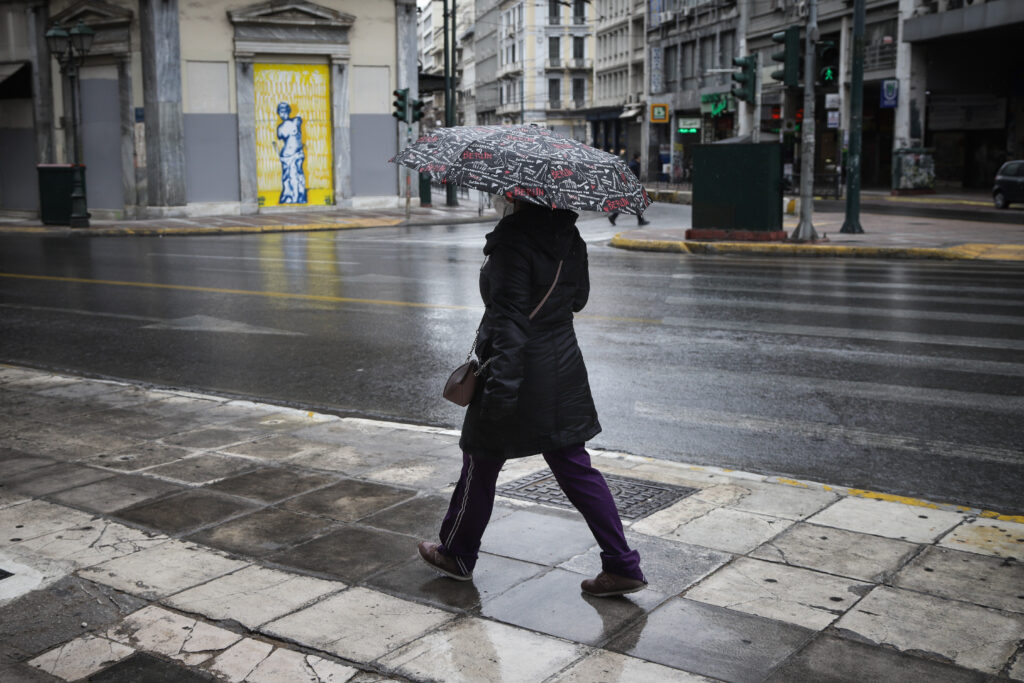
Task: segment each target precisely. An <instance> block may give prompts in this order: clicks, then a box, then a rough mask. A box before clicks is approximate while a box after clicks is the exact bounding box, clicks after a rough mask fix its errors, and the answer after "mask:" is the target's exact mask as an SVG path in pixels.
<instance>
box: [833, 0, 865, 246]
mask: <svg viewBox="0 0 1024 683" xmlns="http://www.w3.org/2000/svg"><path fill="white" fill-rule="evenodd" d="M863 119H864V0H854V2H853V73H852V74H851V76H850V146H849V149H848V150H847V152H846V218H845V219H844V220H843V227H841V228H840V229H839V232H843V233H861V232H864V228H862V227H861V226H860V132H861V128H862V127H863V125H862V121H863Z"/></svg>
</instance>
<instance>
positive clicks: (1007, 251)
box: [610, 233, 1024, 261]
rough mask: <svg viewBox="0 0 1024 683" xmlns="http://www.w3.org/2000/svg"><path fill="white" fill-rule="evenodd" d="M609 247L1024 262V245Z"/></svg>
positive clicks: (667, 243) (643, 243)
mask: <svg viewBox="0 0 1024 683" xmlns="http://www.w3.org/2000/svg"><path fill="white" fill-rule="evenodd" d="M610 244H611V246H613V247H618V248H619V249H630V250H633V251H663V252H674V253H683V254H755V255H786V256H819V257H824V256H843V257H851V256H852V257H857V258H906V259H940V260H948V261H955V260H977V261H1024V245H1019V244H961V245H958V246H955V247H878V246H872V247H867V246H864V247H861V246H852V245H837V244H836V245H833V244H796V243H789V242H701V241H694V240H678V241H676V240H643V239H632V238H629V237H624V236H623V233H619V234H617V235H615V237H613V238H612V240H611V243H610Z"/></svg>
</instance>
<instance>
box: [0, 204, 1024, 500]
mask: <svg viewBox="0 0 1024 683" xmlns="http://www.w3.org/2000/svg"><path fill="white" fill-rule="evenodd" d="M656 208H658V207H652V218H654V219H655V220H659V219H660V220H667V219H668V218H669V217H670V215H671V214H668V213H665V214H664V215H661V214H659V213H657V212H656V211H655V209H656ZM661 210H662V211H666V212H668V211H675V210H679V208H678V207H675V208H671V207H670V208H664V209H661ZM631 222H632V221H631V217H629V216H623V217H622V219H621V220H620V228H621V227H623V225H624V224H625V226H626V227H628V226H629V225H630V223H631ZM489 229H490V226H489V225H486V224H480V225H460V226H434V227H422V228H416V227H413V228H376V229H371V230H352V231H342V232H320V233H308V234H299V233H294V234H266V235H250V236H230V237H180V238H145V237H133V238H93V239H50V240H44V239H39V238H29V237H19V238H3V239H0V360H3V361H6V362H11V363H22V364H26V365H32V366H36V367H45V368H52V369H58V370H65V371H72V372H75V373H80V374H86V375H90V376H103V377H114V378H125V379H132V380H139V381H143V382H147V383H152V384H156V385H161V386H173V387H184V388H193V389H197V390H203V391H214V392H218V393H223V394H230V395H238V396H250V397H258V398H261V399H267V400H270V401H274V402H280V403H286V404H289V405H299V406H308V407H311V408H317V409H325V410H327V411H329V412H335V413H339V414H354V415H364V416H372V417H380V418H385V419H393V420H400V421H408V422H416V423H423V424H432V425H442V426H448V427H457V426H458V425H459V424H460V419H461V410H460V409H459V408H457V407H455V406H453V405H451V404H448V403H446V402H445V401H443V400H442V399H440V397H439V392H440V387H441V385H442V384H443V382H444V380H445V378H446V377H447V374H448V372H449V371H450V369H451V368H452V367H454V366H455V365H457V364H458V363H459V362H461V360H462V359H463V358H464V357H465V354H466V352H467V351H468V348H469V345H470V343H471V341H472V337H473V331H474V329H475V328H476V324H477V321H478V320H479V317H480V314H481V312H482V307H481V305H480V303H479V298H478V294H477V289H476V275H477V270H478V268H479V266H480V262H481V259H482V256H481V254H480V248H481V246H482V244H483V235H484V234H485V233H486V232H487V231H488V230H489ZM581 229H582V231H583V233H584V236H585V237H586V238H587V240H588V242H589V243H590V245H591V246H590V254H591V280H592V283H593V292H592V296H591V302H590V305H589V306H588V307H587V308H586V309H585V311H584V312H583V314H581V315H580V316H579V319H578V322H577V334H578V336H579V338H580V343H581V346H582V348H583V352H584V355H585V357H586V359H587V362H588V366H589V369H590V374H591V382H592V385H593V389H594V393H595V398H596V401H597V404H598V410H599V413H600V415H601V421H602V424H603V426H604V432H603V433H602V434H601V435H600V436H599V437H597V439H595V440H594V441H593V442H592V444H593V445H594V446H597V447H602V448H608V449H615V450H623V451H627V452H630V453H635V454H639V455H647V456H653V457H658V458H668V459H672V460H679V461H684V462H693V463H701V464H710V465H717V466H721V467H730V468H738V469H744V470H750V471H755V472H761V473H771V474H783V475H788V476H793V477H799V478H807V479H813V480H817V481H823V482H827V483H831V484H838V485H846V486H856V487H862V488H868V489H873V490H879V491H885V492H889V493H897V494H902V495H909V496H916V497H924V498H929V499H932V500H938V501H942V502H955V503H961V504H966V505H971V506H978V507H984V508H989V509H995V510H998V511H1000V512H1007V513H1016V514H1020V513H1024V429H1022V416H1024V267H1021V266H1020V265H1014V264H1009V263H1003V264H1001V263H991V262H989V263H969V262H950V263H945V262H931V261H903V260H886V261H882V260H878V261H874V260H862V259H843V260H838V259H836V260H833V259H809V258H785V257H773V258H743V257H722V256H717V257H695V256H680V255H671V254H657V253H637V252H626V251H620V250H615V249H611V248H609V247H607V246H605V243H606V242H607V239H608V238H610V237H611V235H612V234H613V233H614V232H615V231H616V230H615V229H613V228H611V226H610V225H609V224H608V222H607V221H606V220H604V219H602V218H599V217H598V218H589V219H586V220H583V221H582V222H581ZM23 276H29V277H23Z"/></svg>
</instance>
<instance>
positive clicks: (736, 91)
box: [731, 57, 757, 102]
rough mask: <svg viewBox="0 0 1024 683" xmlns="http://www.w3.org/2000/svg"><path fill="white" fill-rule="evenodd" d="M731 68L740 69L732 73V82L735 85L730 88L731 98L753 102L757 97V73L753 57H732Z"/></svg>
mask: <svg viewBox="0 0 1024 683" xmlns="http://www.w3.org/2000/svg"><path fill="white" fill-rule="evenodd" d="M732 64H733V66H738V67H740V70H739V71H738V72H737V71H734V72H733V73H732V80H733V81H735V83H736V85H734V86H732V91H731V92H732V96H733V97H735V98H736V99H738V100H743V101H744V102H753V101H754V99H755V97H756V95H757V73H756V71H755V67H756V65H757V59H756V58H755V57H734V58H733V60H732Z"/></svg>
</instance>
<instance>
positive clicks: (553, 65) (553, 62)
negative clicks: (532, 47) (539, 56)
mask: <svg viewBox="0 0 1024 683" xmlns="http://www.w3.org/2000/svg"><path fill="white" fill-rule="evenodd" d="M562 67H563V65H562V60H561V59H560V58H559V57H555V58H554V59H548V60H546V61H545V62H544V68H545V69H561V68H562Z"/></svg>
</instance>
